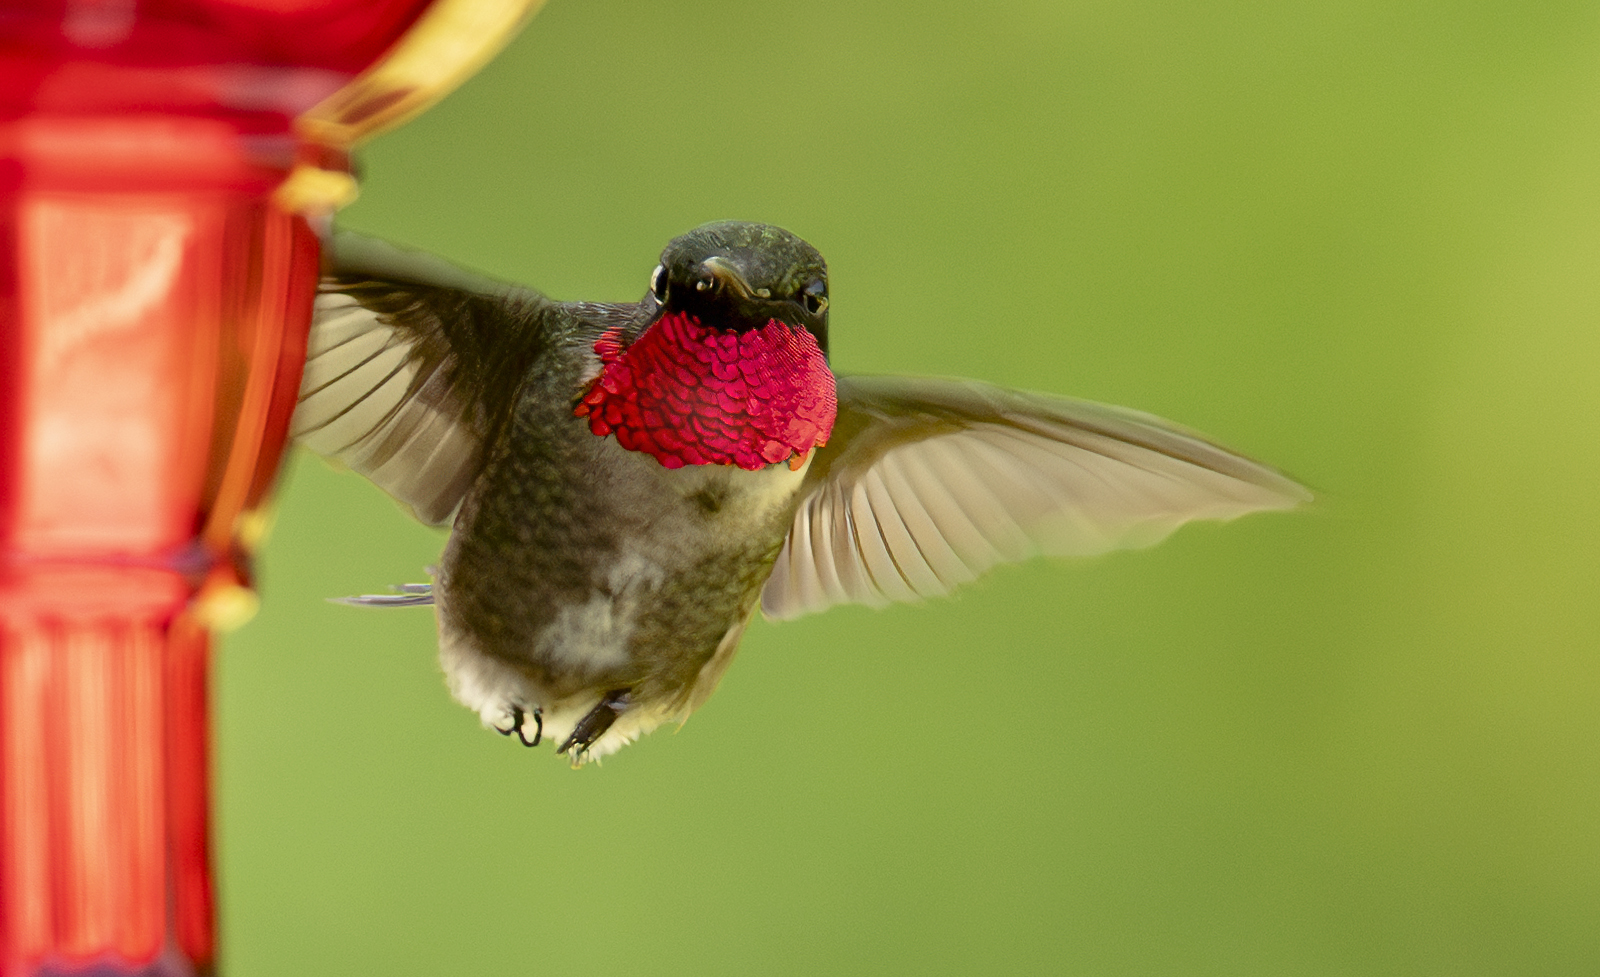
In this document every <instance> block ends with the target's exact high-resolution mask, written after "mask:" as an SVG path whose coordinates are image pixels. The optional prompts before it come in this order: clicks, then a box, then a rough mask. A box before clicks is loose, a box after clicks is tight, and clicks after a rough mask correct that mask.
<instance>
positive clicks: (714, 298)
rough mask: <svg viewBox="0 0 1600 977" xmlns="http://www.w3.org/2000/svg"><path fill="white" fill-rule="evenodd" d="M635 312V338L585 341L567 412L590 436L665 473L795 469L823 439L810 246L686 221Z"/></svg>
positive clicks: (767, 232) (818, 285) (824, 374)
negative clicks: (579, 386) (582, 386)
mask: <svg viewBox="0 0 1600 977" xmlns="http://www.w3.org/2000/svg"><path fill="white" fill-rule="evenodd" d="M641 308H642V310H643V311H644V312H645V313H646V315H647V316H648V317H649V324H648V325H647V326H646V327H645V328H644V329H643V330H641V331H640V332H639V333H638V334H637V335H628V334H627V333H625V332H624V331H623V330H621V329H617V328H613V329H608V330H606V331H605V332H604V333H603V334H602V335H601V336H600V338H599V339H598V340H596V341H595V344H594V351H595V353H596V355H598V356H599V358H600V372H599V375H598V376H597V377H595V380H594V383H593V384H592V385H591V386H590V387H589V388H588V390H587V391H586V392H585V394H584V396H583V398H582V400H580V401H579V402H578V405H577V407H576V409H575V413H576V414H577V415H578V416H580V417H587V418H588V419H589V430H590V431H591V432H593V433H594V434H596V435H599V436H601V437H605V436H607V435H612V434H614V435H616V438H617V443H618V444H620V445H622V446H623V447H624V448H627V449H629V450H631V451H643V452H645V453H647V454H649V455H651V456H652V457H654V458H655V459H656V460H657V461H659V462H661V464H663V465H665V466H666V467H668V468H681V467H682V466H684V465H686V464H687V465H737V466H739V467H740V468H745V469H751V470H754V469H758V468H764V467H766V466H768V465H775V464H779V463H782V462H787V463H788V464H789V465H790V467H792V468H796V469H798V468H800V467H801V466H802V465H803V464H804V463H805V461H806V459H807V458H809V457H810V455H811V450H812V449H813V448H816V447H818V446H819V445H822V444H826V443H827V440H828V435H829V434H830V433H831V432H832V430H833V421H834V417H835V415H836V413H837V410H838V401H837V399H836V394H835V390H834V382H833V374H832V373H831V372H830V371H829V370H828V352H827V350H828V265H827V262H825V261H823V260H822V255H821V254H819V253H818V252H817V249H816V248H813V247H812V246H811V245H809V244H807V243H806V242H804V241H802V240H800V239H799V238H798V237H795V236H794V235H793V234H790V233H789V232H788V231H785V230H783V229H782V228H779V227H773V226H771V225H770V224H751V223H744V222H740V221H722V222H719V223H715V224H706V225H704V226H702V227H697V228H695V229H694V230H692V231H690V232H689V233H688V234H685V235H683V236H682V237H679V238H676V239H674V240H673V241H672V242H671V243H670V244H668V245H667V248H666V250H665V251H663V252H662V253H661V263H660V264H659V265H657V266H656V269H655V271H654V272H652V273H651V276H650V293H649V294H648V295H646V296H645V298H644V299H643V301H642V303H641Z"/></svg>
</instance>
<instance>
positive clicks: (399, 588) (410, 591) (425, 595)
mask: <svg viewBox="0 0 1600 977" xmlns="http://www.w3.org/2000/svg"><path fill="white" fill-rule="evenodd" d="M389 589H390V590H392V591H394V593H392V594H361V595H359V596H356V597H329V598H328V603H330V604H348V605H350V606H351V607H431V606H433V584H431V583H403V584H396V585H395V586H393V587H390V588H389Z"/></svg>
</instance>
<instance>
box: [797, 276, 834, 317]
mask: <svg viewBox="0 0 1600 977" xmlns="http://www.w3.org/2000/svg"><path fill="white" fill-rule="evenodd" d="M800 304H801V305H804V306H805V307H806V311H807V312H809V313H811V314H812V315H821V314H822V313H823V312H824V311H825V310H826V309H827V308H828V283H827V282H825V281H823V280H822V279H820V278H819V279H817V280H816V281H814V282H812V283H811V284H809V285H807V286H806V287H805V288H804V289H802V290H801V292H800Z"/></svg>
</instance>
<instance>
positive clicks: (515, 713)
mask: <svg viewBox="0 0 1600 977" xmlns="http://www.w3.org/2000/svg"><path fill="white" fill-rule="evenodd" d="M526 718H527V716H526V714H525V713H524V712H523V711H522V707H521V706H512V707H511V727H510V728H509V729H501V728H500V727H499V726H496V727H494V731H495V732H497V733H499V734H500V735H501V736H510V735H511V734H512V733H516V734H517V739H519V740H521V741H522V745H523V746H538V745H539V744H540V743H541V742H542V741H543V740H544V710H543V709H535V710H533V739H531V740H530V739H528V733H527V730H526V728H525V727H526V725H527V724H526V721H525V720H526Z"/></svg>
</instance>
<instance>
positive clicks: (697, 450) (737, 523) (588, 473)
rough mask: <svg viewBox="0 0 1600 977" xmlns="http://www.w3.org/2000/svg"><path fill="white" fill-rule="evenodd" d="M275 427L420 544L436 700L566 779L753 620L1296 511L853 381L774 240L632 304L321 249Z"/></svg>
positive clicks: (1198, 459)
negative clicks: (306, 341) (403, 517)
mask: <svg viewBox="0 0 1600 977" xmlns="http://www.w3.org/2000/svg"><path fill="white" fill-rule="evenodd" d="M331 251H332V257H331V260H330V263H329V271H328V275H327V277H326V278H325V279H324V282H323V285H322V293H321V295H320V296H319V297H318V300H317V304H316V314H315V319H314V323H313V326H312V332H311V340H310V350H309V356H308V360H307V363H306V370H305V377H304V381H303V383H302V386H301V390H300V403H299V408H298V411H297V413H296V415H295V420H294V428H293V434H294V436H295V437H296V438H298V439H299V441H300V443H302V444H304V445H306V446H307V447H309V448H310V449H312V450H313V451H316V452H318V453H320V454H322V455H325V456H327V457H329V458H331V459H334V460H337V461H338V462H341V463H343V464H345V465H348V466H349V467H351V468H354V469H355V470H356V471H359V472H361V473H362V474H363V475H365V476H366V477H367V478H369V479H371V480H372V481H373V482H374V483H376V484H377V485H378V486H379V487H380V488H382V489H383V490H385V491H386V492H388V493H389V494H390V495H391V496H393V497H394V498H395V499H397V500H398V501H399V502H400V503H402V504H403V505H404V506H406V507H408V508H409V509H410V511H411V512H412V513H413V514H414V515H415V516H416V517H417V518H418V519H420V520H422V521H423V522H426V523H433V524H443V523H451V524H452V530H451V533H450V538H449V541H448V542H447V543H446V545H445V548H444V553H443V555H442V557H441V559H440V562H439V565H438V567H437V568H436V569H435V568H430V572H431V574H432V575H433V578H434V580H433V582H432V583H431V584H408V585H405V586H403V587H400V588H397V591H398V592H397V593H395V594H392V595H382V596H368V597H356V598H349V599H348V600H349V601H350V602H352V603H359V604H369V605H377V606H412V605H426V604H432V605H433V606H434V610H435V614H436V617H437V622H438V633H439V656H440V661H441V664H442V665H443V668H444V672H445V675H446V678H447V680H448V683H449V686H450V690H451V692H452V693H453V694H454V696H455V698H456V699H457V700H458V701H460V702H461V703H462V704H464V705H466V706H467V707H468V708H470V709H472V710H474V711H475V712H477V713H478V715H479V717H480V718H481V720H482V721H483V722H484V723H485V724H486V725H490V726H493V727H494V728H496V729H497V730H499V731H500V732H501V733H503V734H506V735H510V734H512V733H515V734H516V735H517V736H518V737H519V738H520V739H521V741H522V742H523V743H524V744H526V745H528V746H535V745H538V744H539V743H540V742H541V741H542V740H543V739H552V740H554V741H555V742H556V743H557V744H558V747H557V750H556V752H557V753H562V754H567V755H569V757H570V758H571V760H572V762H573V763H574V764H575V765H576V764H580V763H582V762H584V761H585V760H587V759H592V758H598V757H601V756H605V755H607V754H610V753H613V752H615V751H616V750H618V749H620V748H621V747H622V746H624V745H626V744H627V743H629V742H632V741H633V740H635V739H637V738H638V737H640V736H642V735H644V734H645V733H648V732H650V731H651V730H652V729H654V728H656V727H657V726H659V725H661V724H662V723H665V722H668V721H671V720H677V721H679V722H682V721H683V720H685V719H686V718H687V717H688V716H689V714H690V713H692V712H693V711H694V710H695V709H696V708H698V707H699V706H700V704H701V703H703V702H704V701H705V700H706V698H707V697H708V696H709V695H710V694H711V692H712V690H714V689H715V688H716V685H717V681H718V680H719V679H720V678H721V676H722V674H723V672H724V670H726V669H727V667H728V664H729V662H730V661H732V659H733V655H734V651H735V650H736V649H737V647H738V644H739V639H740V636H741V635H742V634H743V632H744V629H745V626H746V625H747V624H748V623H749V621H750V618H751V617H752V616H753V614H754V612H755V610H756V608H757V606H758V604H759V606H760V608H761V610H762V611H763V613H765V615H766V616H767V617H769V618H776V619H786V618H792V617H797V616H799V615H801V614H806V613H810V612H812V611H820V610H822V609H824V608H826V607H829V606H832V605H834V604H844V603H859V604H868V605H871V606H875V607H876V606H883V605H886V604H888V603H890V602H893V601H915V600H919V599H921V598H924V597H933V596H938V595H942V594H946V593H948V592H949V591H950V590H951V589H952V588H954V587H955V586H957V585H959V584H962V583H965V582H967V581H970V580H972V579H974V578H975V577H976V576H977V575H978V574H980V573H982V572H983V571H985V570H987V569H989V568H990V567H992V566H994V565H995V564H997V563H1002V562H1011V561H1016V560H1022V559H1025V558H1027V557H1029V556H1031V555H1034V554H1038V553H1044V554H1055V555H1071V556H1078V555H1088V554H1093V553H1100V552H1104V551H1107V550H1112V549H1118V548H1129V547H1140V546H1148V545H1151V544H1153V543H1155V542H1157V541H1158V540H1160V539H1162V538H1164V537H1165V536H1167V535H1168V534H1169V533H1171V532H1172V531H1173V530H1174V529H1176V528H1177V527H1178V526H1179V525H1181V524H1183V523H1185V522H1188V521H1189V520H1192V519H1231V518H1233V517H1236V516H1239V515H1243V514H1245V513H1248V512H1255V511H1259V510H1266V509H1288V508H1292V507H1293V506H1295V505H1297V504H1299V503H1301V502H1304V501H1306V500H1308V499H1309V498H1310V497H1311V496H1310V493H1309V492H1307V491H1306V490H1305V489H1304V488H1302V487H1301V486H1299V485H1297V484H1296V483H1295V482H1293V481H1291V480H1290V479H1288V478H1286V477H1285V476H1283V475H1281V474H1279V473H1278V472H1277V471H1274V470H1273V469H1271V468H1268V467H1266V466H1264V465H1261V464H1258V463H1256V462H1253V461H1250V460H1249V459H1247V458H1244V457H1242V456H1240V455H1237V454H1235V453H1233V452H1231V451H1229V450H1227V449H1225V448H1221V447H1218V446H1217V445H1215V444H1212V443H1211V442H1210V441H1208V440H1206V439H1204V438H1203V437H1201V436H1199V435H1197V434H1195V433H1193V432H1190V431H1186V430H1184V429H1182V428H1180V427H1178V426H1176V425H1174V424H1171V423H1169V422H1167V421H1164V420H1162V419H1160V418H1157V417H1153V416H1151V415H1149V414H1142V413H1138V412H1135V411H1131V410H1125V409H1123V408H1120V407H1109V406H1105V405H1101V404H1093V403H1088V402H1085V401H1079V400H1068V399H1065V398H1061V397H1054V396H1046V395H1043V394H1032V393H1021V392H1017V391H1011V390H1004V389H1001V388H999V387H994V386H990V385H988V384H984V383H979V382H977V381H974V380H950V379H925V378H912V377H869V376H842V375H836V374H834V373H833V372H832V370H831V369H830V367H829V364H828V313H829V308H828V269H827V264H826V263H825V262H824V261H823V259H822V255H821V254H819V253H818V252H817V250H816V249H815V248H813V247H812V246H811V245H809V244H807V243H806V242H805V241H802V240H801V239H800V238H798V237H796V236H795V235H793V234H791V233H789V232H788V231H785V230H782V229H780V228H777V227H772V226H769V225H765V224H753V223H738V222H724V223H715V224H707V225H705V226H703V227H700V228H697V229H695V230H693V231H690V232H689V233H688V234H685V235H683V236H682V237H679V238H677V239H676V240H674V241H672V242H671V243H670V244H668V245H667V247H666V250H665V251H663V252H662V254H661V261H660V264H658V265H657V266H656V268H655V270H654V271H653V272H652V273H651V275H650V283H649V288H648V290H647V291H646V293H645V295H644V297H643V298H641V299H640V300H639V301H638V302H634V303H631V304H605V303H593V302H556V301H553V300H551V299H548V298H546V297H545V296H543V295H541V294H539V293H538V292H535V291H533V290H531V289H527V288H521V287H517V286H513V285H507V284H503V283H499V282H495V281H492V280H489V279H486V278H482V277H479V276H477V275H474V274H471V273H469V272H466V271H463V270H461V269H459V268H456V267H454V266H452V265H449V264H446V263H445V262H443V261H440V260H439V259H436V258H432V257H429V256H427V255H423V254H420V253H417V252H407V251H402V250H399V249H396V248H394V247H391V246H389V245H385V244H382V243H380V242H376V241H373V240H370V239H365V238H358V237H355V236H352V235H339V236H336V238H335V240H334V242H333V247H332V248H331Z"/></svg>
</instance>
